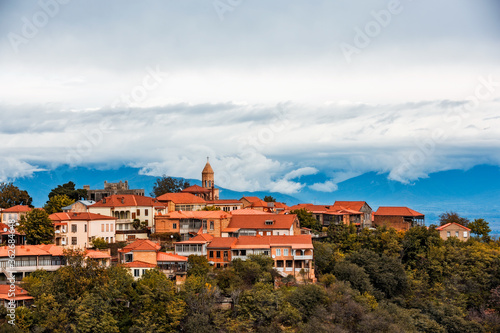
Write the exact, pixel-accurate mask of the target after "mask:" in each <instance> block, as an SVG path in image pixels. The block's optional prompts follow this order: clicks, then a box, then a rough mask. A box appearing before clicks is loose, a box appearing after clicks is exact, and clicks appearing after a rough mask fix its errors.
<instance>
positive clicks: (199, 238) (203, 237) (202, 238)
mask: <svg viewBox="0 0 500 333" xmlns="http://www.w3.org/2000/svg"><path fill="white" fill-rule="evenodd" d="M213 238H214V236H212V235H209V234H198V235H196V236H194V237H193V238H190V239H188V240H185V241H182V242H175V243H174V244H201V243H208V242H210V241H211V240H212V239H213Z"/></svg>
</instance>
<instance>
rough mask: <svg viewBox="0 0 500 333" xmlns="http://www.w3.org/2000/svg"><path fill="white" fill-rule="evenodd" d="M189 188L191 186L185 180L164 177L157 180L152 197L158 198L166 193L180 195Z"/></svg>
mask: <svg viewBox="0 0 500 333" xmlns="http://www.w3.org/2000/svg"><path fill="white" fill-rule="evenodd" d="M189 186H191V184H189V182H188V181H186V180H185V179H183V178H180V179H177V178H173V177H167V176H166V175H163V176H162V177H159V178H156V181H155V183H154V185H153V191H152V192H151V196H152V197H155V198H157V197H159V196H160V195H162V194H165V193H178V192H180V191H182V190H183V189H185V188H186V187H189Z"/></svg>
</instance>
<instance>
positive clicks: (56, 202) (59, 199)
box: [43, 194, 75, 215]
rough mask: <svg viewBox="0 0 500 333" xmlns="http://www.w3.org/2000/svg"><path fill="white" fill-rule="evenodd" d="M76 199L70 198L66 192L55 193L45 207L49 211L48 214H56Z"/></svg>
mask: <svg viewBox="0 0 500 333" xmlns="http://www.w3.org/2000/svg"><path fill="white" fill-rule="evenodd" d="M74 202H75V200H73V199H70V198H69V197H68V196H67V195H65V194H57V195H54V196H53V197H51V198H50V199H49V201H47V203H46V204H45V206H43V209H45V211H46V212H47V214H49V215H50V214H54V213H60V212H62V208H63V207H66V206H69V205H71V204H73V203H74Z"/></svg>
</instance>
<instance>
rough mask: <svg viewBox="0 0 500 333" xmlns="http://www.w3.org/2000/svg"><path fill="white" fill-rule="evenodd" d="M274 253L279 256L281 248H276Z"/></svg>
mask: <svg viewBox="0 0 500 333" xmlns="http://www.w3.org/2000/svg"><path fill="white" fill-rule="evenodd" d="M276 255H277V256H278V257H279V256H281V249H276Z"/></svg>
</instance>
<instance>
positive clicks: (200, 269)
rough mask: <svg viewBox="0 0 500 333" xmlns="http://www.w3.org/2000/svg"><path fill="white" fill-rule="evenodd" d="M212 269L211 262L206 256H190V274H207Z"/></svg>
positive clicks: (203, 275)
mask: <svg viewBox="0 0 500 333" xmlns="http://www.w3.org/2000/svg"><path fill="white" fill-rule="evenodd" d="M209 271H210V264H209V263H208V259H207V257H205V256H197V255H194V254H192V255H190V256H189V257H188V271H187V273H188V276H191V275H196V276H202V277H205V276H207V274H208V272H209Z"/></svg>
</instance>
